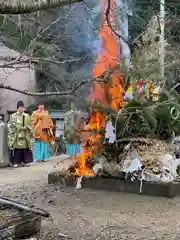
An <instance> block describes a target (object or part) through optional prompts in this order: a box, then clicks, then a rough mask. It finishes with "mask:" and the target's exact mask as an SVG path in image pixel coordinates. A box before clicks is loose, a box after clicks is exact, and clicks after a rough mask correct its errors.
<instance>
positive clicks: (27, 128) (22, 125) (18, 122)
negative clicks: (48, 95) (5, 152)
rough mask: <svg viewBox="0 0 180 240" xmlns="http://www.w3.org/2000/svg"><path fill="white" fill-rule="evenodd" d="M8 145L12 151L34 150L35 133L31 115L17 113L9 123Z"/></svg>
mask: <svg viewBox="0 0 180 240" xmlns="http://www.w3.org/2000/svg"><path fill="white" fill-rule="evenodd" d="M8 145H9V148H10V149H11V150H14V149H30V150H33V145H34V131H33V128H32V124H31V118H30V116H29V114H26V113H19V112H16V113H14V114H12V115H11V119H10V121H9V123H8Z"/></svg>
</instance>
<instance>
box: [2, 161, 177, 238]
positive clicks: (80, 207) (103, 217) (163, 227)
mask: <svg viewBox="0 0 180 240" xmlns="http://www.w3.org/2000/svg"><path fill="white" fill-rule="evenodd" d="M51 167H52V166H51ZM33 168H34V169H33ZM35 168H36V167H32V168H30V169H29V170H24V171H28V172H29V174H31V179H32V178H33V179H36V180H30V179H29V178H30V177H27V178H26V180H24V181H23V179H22V178H23V177H22V176H20V174H18V171H23V170H22V169H21V170H11V171H9V170H6V174H5V176H6V177H5V179H2V176H3V175H4V173H3V175H2V172H0V177H1V178H0V184H1V185H0V189H1V191H2V192H1V195H4V196H9V197H13V198H16V199H20V200H21V201H26V202H30V203H34V204H36V206H37V207H41V208H44V209H46V210H47V211H49V212H50V213H51V214H52V216H53V223H52V222H50V221H47V220H44V221H43V224H42V233H41V234H40V236H39V237H37V236H36V237H37V239H41V240H48V239H52V240H56V239H72V240H95V239H96V240H100V239H104V240H110V239H112V240H115V239H117V240H119V239H122V240H123V239H126V240H128V239H133V240H141V239H144V240H153V239H154V240H160V239H165V240H166V239H171V240H175V239H177V240H178V239H180V219H179V215H180V214H179V209H180V198H175V199H173V200H171V199H165V198H155V197H148V196H138V195H135V194H134V195H132V194H124V193H117V192H108V191H107V192H106V191H93V190H88V189H81V190H75V189H73V188H65V187H62V186H54V185H47V183H46V182H47V175H46V174H44V165H41V168H42V170H41V171H40V167H39V166H38V168H39V170H38V171H35ZM47 168H48V166H46V170H47ZM12 171H16V172H15V173H13V172H12ZM40 172H42V174H40ZM37 173H38V176H36V177H35V174H37ZM33 174H34V175H33ZM11 176H12V177H13V178H14V180H16V181H9V180H8V181H7V183H6V179H11ZM38 178H39V179H38ZM20 180H21V181H20ZM59 233H61V234H60V235H61V236H60V235H59V236H58V234H59ZM63 234H64V235H67V236H68V237H67V236H66V237H63V236H62V235H63Z"/></svg>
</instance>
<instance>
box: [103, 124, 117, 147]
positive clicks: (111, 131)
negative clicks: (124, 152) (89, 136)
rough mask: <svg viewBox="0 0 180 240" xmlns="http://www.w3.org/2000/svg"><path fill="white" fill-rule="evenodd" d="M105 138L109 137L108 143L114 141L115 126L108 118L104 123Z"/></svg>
mask: <svg viewBox="0 0 180 240" xmlns="http://www.w3.org/2000/svg"><path fill="white" fill-rule="evenodd" d="M106 139H109V141H108V143H114V142H115V141H116V134H115V128H114V127H113V125H112V122H111V121H110V120H109V121H108V122H107V124H106V129H105V140H106Z"/></svg>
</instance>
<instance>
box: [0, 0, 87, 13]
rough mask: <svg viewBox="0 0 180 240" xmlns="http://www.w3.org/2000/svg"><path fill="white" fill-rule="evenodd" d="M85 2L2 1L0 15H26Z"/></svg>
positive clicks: (60, 0)
mask: <svg viewBox="0 0 180 240" xmlns="http://www.w3.org/2000/svg"><path fill="white" fill-rule="evenodd" d="M82 1H83V0H0V14H24V13H32V12H37V11H40V10H46V9H52V8H56V7H61V6H64V5H69V4H73V3H77V2H82Z"/></svg>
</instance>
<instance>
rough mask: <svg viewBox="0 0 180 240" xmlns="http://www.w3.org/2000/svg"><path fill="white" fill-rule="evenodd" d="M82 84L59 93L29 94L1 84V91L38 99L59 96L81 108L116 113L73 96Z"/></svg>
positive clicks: (99, 104)
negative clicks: (4, 90)
mask: <svg viewBox="0 0 180 240" xmlns="http://www.w3.org/2000/svg"><path fill="white" fill-rule="evenodd" d="M86 82H87V81H86ZM84 83H85V81H84ZM82 84H83V83H81V84H79V85H76V86H75V88H74V89H73V90H71V91H67V92H60V91H57V92H37V93H36V92H29V91H27V90H24V91H22V90H19V89H17V88H13V87H10V86H5V85H3V84H0V89H6V90H9V91H14V92H18V93H21V94H24V95H27V96H34V97H35V96H36V97H44V96H59V97H60V98H61V100H64V101H73V102H76V103H77V105H78V106H80V107H81V108H87V107H91V108H93V109H94V110H98V111H102V112H109V113H114V114H115V111H114V110H113V109H112V108H108V107H104V106H103V105H102V103H98V104H92V103H91V102H89V101H87V100H85V99H83V98H80V97H77V96H76V95H75V94H73V92H74V91H75V89H76V90H77V88H78V87H81V85H82Z"/></svg>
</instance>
